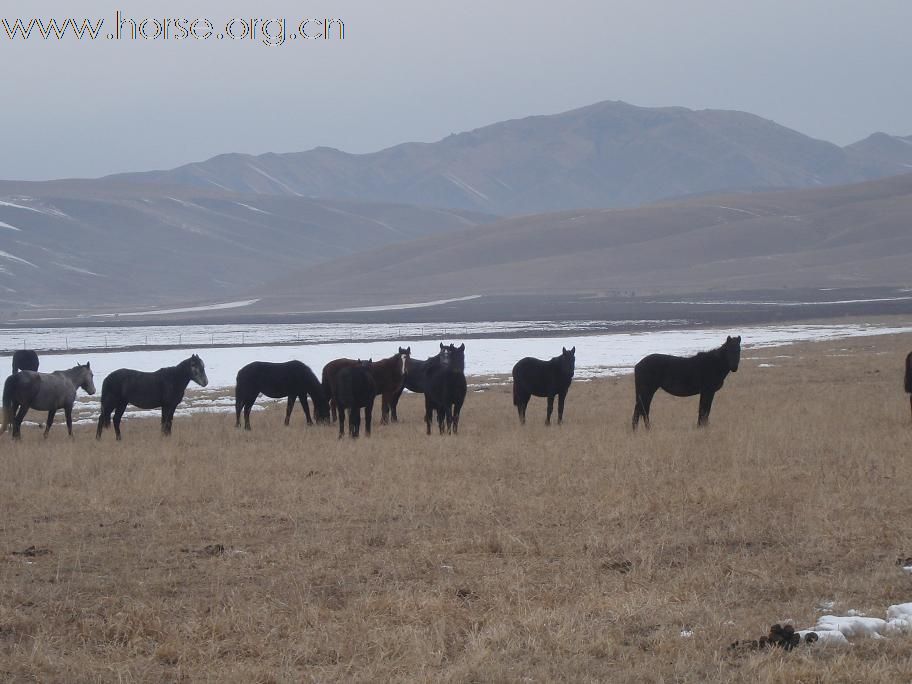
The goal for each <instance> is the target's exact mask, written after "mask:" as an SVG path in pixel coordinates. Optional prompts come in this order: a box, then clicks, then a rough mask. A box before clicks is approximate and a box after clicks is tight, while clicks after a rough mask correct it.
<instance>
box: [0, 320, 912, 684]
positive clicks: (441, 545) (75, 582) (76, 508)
mask: <svg viewBox="0 0 912 684" xmlns="http://www.w3.org/2000/svg"><path fill="white" fill-rule="evenodd" d="M910 348H912V336H905V337H902V336H897V337H883V338H869V339H863V340H856V341H849V342H846V341H842V342H828V343H816V344H805V345H800V346H795V347H789V348H779V349H771V350H761V351H750V350H748V351H746V352H745V354H744V359H743V360H742V368H741V371H740V372H738V373H737V374H735V375H732V376H730V378H729V380H728V381H727V383H726V386H725V388H724V389H723V390H722V392H721V394H719V395H718V396H717V398H716V402H715V405H714V408H713V415H712V424H711V426H710V428H709V429H707V430H698V429H696V428H695V426H694V424H695V421H696V413H697V403H696V399H690V400H682V399H672V398H670V397H668V396H667V395H660V396H657V398H656V401H655V403H654V405H653V429H652V430H651V431H650V432H649V433H645V432H640V433H637V434H633V433H631V431H630V428H629V418H630V414H631V410H632V380H631V379H630V378H629V377H623V378H616V379H605V380H599V381H594V382H589V383H577V384H574V386H573V387H572V389H571V392H570V395H569V399H568V407H567V421H566V423H565V425H563V426H562V427H560V428H558V427H556V426H553V427H551V428H550V429H548V428H545V426H544V425H543V424H542V423H543V417H544V404H543V401H542V400H539V401H538V403H533V404H531V405H530V411H529V416H530V422H529V424H528V425H527V426H526V427H525V428H520V426H519V425H518V424H517V421H516V419H515V414H514V413H513V409H512V406H511V402H510V395H509V387H505V386H492V387H491V388H490V389H489V390H488V391H485V392H478V393H473V394H471V395H470V397H469V399H468V401H467V405H466V408H465V411H464V414H463V422H462V426H461V427H462V431H461V433H460V435H458V436H457V437H449V438H441V437H438V436H437V435H434V436H432V437H430V438H428V437H426V436H425V435H424V434H423V425H422V424H421V423H420V420H419V411H420V409H419V406H418V402H417V401H415V398H414V397H408V396H407V397H405V398H404V399H403V405H402V407H401V413H402V414H403V416H404V421H403V422H402V423H401V424H399V425H396V426H390V427H384V426H378V427H377V428H376V429H375V432H374V435H373V437H372V438H371V439H361V440H359V441H358V442H356V443H353V442H351V441H350V440H347V439H346V440H344V441H338V440H337V439H336V433H335V430H334V429H333V428H305V427H304V425H303V422H302V416H301V415H300V413H296V414H295V416H293V419H292V426H291V427H290V428H284V427H283V426H282V424H281V423H282V411H281V410H280V409H278V408H274V409H270V410H269V411H267V412H265V413H260V414H255V415H254V416H253V428H254V429H253V432H252V433H243V432H240V431H236V430H235V429H234V427H233V416H231V417H228V416H226V415H209V416H194V417H188V418H179V419H178V420H177V421H176V423H175V432H174V435H173V437H172V438H171V439H170V440H166V439H162V438H160V437H159V435H158V434H157V424H156V422H155V421H152V420H133V421H128V422H125V424H124V441H123V442H122V443H115V441H114V440H113V435H112V434H111V433H107V434H106V435H105V439H104V440H103V441H102V442H101V443H100V444H97V443H96V442H95V440H94V439H93V434H92V431H91V430H90V429H89V428H88V427H81V428H79V429H78V431H77V434H76V438H75V440H73V441H70V440H68V439H67V438H66V435H65V430H63V429H62V426H59V425H58V426H56V427H55V428H54V430H53V431H52V433H51V437H50V438H49V439H48V440H47V441H46V442H45V441H42V440H41V438H40V433H39V431H38V430H37V428H31V429H29V430H26V431H25V432H24V435H23V441H22V443H21V444H12V443H10V442H7V441H6V440H4V441H3V442H2V443H0V678H2V679H3V680H10V681H49V682H78V681H112V682H113V681H119V682H131V681H155V682H158V681H219V682H222V681H228V682H234V681H236V682H297V681H338V680H344V681H386V680H394V681H416V680H417V681H421V680H434V681H440V680H443V681H456V682H463V681H517V682H545V681H554V680H566V681H656V682H658V681H663V682H671V681H676V682H677V681H682V682H683V681H707V680H717V681H751V682H754V681H760V682H793V681H806V682H811V681H824V680H826V681H850V680H851V681H877V680H883V681H887V680H890V681H908V680H910V679H912V638H909V639H906V638H901V637H896V638H890V639H886V640H868V641H858V642H856V643H855V645H853V646H852V647H851V648H848V649H841V650H835V649H821V648H801V649H799V650H797V651H793V652H789V653H784V652H780V651H775V652H760V653H740V652H737V653H736V652H732V651H729V649H728V645H729V644H730V643H731V642H732V641H734V640H736V639H745V638H757V637H758V636H760V635H761V634H765V633H766V631H767V629H768V628H769V626H770V625H771V624H772V623H774V622H781V621H786V620H791V621H792V622H794V623H795V624H796V625H799V626H810V625H812V624H813V623H814V622H815V620H816V618H817V616H818V615H820V614H821V608H820V607H821V605H822V604H823V603H824V602H833V608H832V611H830V612H835V613H841V612H844V611H846V610H848V609H856V610H859V611H863V612H867V613H868V614H869V615H874V616H881V617H882V616H883V611H884V610H885V608H886V606H887V605H889V604H891V603H899V602H903V601H912V576H910V575H909V574H906V573H904V572H902V570H901V568H899V567H898V566H897V565H896V559H897V558H900V557H903V558H904V557H908V556H912V524H910V520H912V495H910V492H912V489H910V483H912V458H910V457H912V419H910V413H909V403H908V399H907V398H906V397H905V395H904V394H903V393H902V382H901V368H902V359H903V357H904V354H905V353H906V352H908V350H909V349H910ZM682 630H691V631H692V632H693V636H692V637H690V638H683V637H682V636H681V632H682Z"/></svg>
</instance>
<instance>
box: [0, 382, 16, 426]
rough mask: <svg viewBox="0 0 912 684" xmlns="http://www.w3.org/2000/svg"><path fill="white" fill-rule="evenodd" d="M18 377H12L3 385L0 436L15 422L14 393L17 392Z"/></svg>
mask: <svg viewBox="0 0 912 684" xmlns="http://www.w3.org/2000/svg"><path fill="white" fill-rule="evenodd" d="M18 377H19V376H18V375H11V376H9V377H8V378H7V379H6V382H5V383H3V425H2V426H0V435H2V434H3V433H4V432H6V429H7V428H8V427H9V425H10V423H12V422H13V392H14V391H15V390H16V379H17V378H18Z"/></svg>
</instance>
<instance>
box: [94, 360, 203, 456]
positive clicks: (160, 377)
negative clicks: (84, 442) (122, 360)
mask: <svg viewBox="0 0 912 684" xmlns="http://www.w3.org/2000/svg"><path fill="white" fill-rule="evenodd" d="M191 380H193V382H195V383H196V384H197V385H199V386H200V387H205V386H206V385H208V384H209V379H208V378H207V377H206V365H205V364H204V363H203V360H202V359H201V358H200V357H199V356H197V355H196V354H194V355H193V356H191V357H190V358H189V359H184V360H183V361H181V362H180V363H179V364H177V365H176V366H168V367H166V368H159V369H158V370H157V371H154V372H152V373H146V372H143V371H138V370H133V369H131V368H121V369H119V370H116V371H114V372H113V373H111V374H110V375H109V376H108V377H106V378H105V379H104V382H103V383H102V384H101V415H100V416H98V430H96V431H95V438H96V439H101V431H102V428H106V427H110V426H111V412H112V411H113V412H114V434H115V435H117V439H118V440H119V439H120V419H121V418H122V417H123V414H124V411H126V410H127V404H132V405H133V406H136V407H137V408H141V409H155V408H158V407H161V413H162V417H161V431H162V434H163V435H170V434H171V423H172V422H173V421H174V410H175V409H176V408H177V405H178V404H179V403H181V401H182V400H183V398H184V392H185V391H186V389H187V385H188V384H189V383H190V381H191Z"/></svg>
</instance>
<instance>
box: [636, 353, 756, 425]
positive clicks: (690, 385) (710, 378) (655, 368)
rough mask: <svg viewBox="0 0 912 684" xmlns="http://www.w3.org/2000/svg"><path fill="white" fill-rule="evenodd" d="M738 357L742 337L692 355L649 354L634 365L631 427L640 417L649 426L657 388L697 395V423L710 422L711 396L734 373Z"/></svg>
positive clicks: (676, 394)
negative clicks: (698, 403) (698, 400)
mask: <svg viewBox="0 0 912 684" xmlns="http://www.w3.org/2000/svg"><path fill="white" fill-rule="evenodd" d="M740 360H741V337H740V336H738V337H728V338H727V339H726V340H725V343H724V344H723V345H722V346H721V347H719V348H718V349H713V350H712V351H707V352H700V353H698V354H696V355H695V356H691V357H687V358H684V357H680V356H671V355H669V354H650V355H649V356H647V357H645V358H644V359H642V360H641V361H640V362H639V363H637V365H636V366H634V371H633V372H634V383H635V385H636V405H635V406H634V409H633V429H634V430H636V428H637V424H638V423H639V421H640V417H641V416H642V418H643V423H644V424H645V426H646V428H647V429H648V428H649V407H650V405H651V404H652V398H653V396H654V395H655V393H656V392H657V391H658V390H659V389H663V390H665V391H666V392H668V393H669V394H671V395H673V396H676V397H692V396H694V395H696V394H699V395H700V409H699V413H698V415H697V425H699V426H704V425H706V424H708V423H709V412H710V410H711V409H712V402H713V397H714V396H715V394H716V392H718V391H719V390H720V389H722V385H723V383H724V382H725V378H726V377H727V376H728V374H729V372H732V373H734V372H737V370H738V364H739V362H740Z"/></svg>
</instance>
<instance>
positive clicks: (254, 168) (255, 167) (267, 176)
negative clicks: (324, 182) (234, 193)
mask: <svg viewBox="0 0 912 684" xmlns="http://www.w3.org/2000/svg"><path fill="white" fill-rule="evenodd" d="M247 166H249V167H250V168H251V169H253V170H254V171H256V172H257V173H258V174H260V175H261V176H263V177H265V178H268V179H269V180H271V181H272V182H273V183H275V184H276V185H278V186H279V187H280V188H283V189H285V190H287V191H288V192H290V193H291V194H292V195H297V196H298V197H302V195H301V193H300V192H296V191H294V190H292V189H291V188H290V187H288V186H287V185H286V184H285V183H283V182H282V181H280V180H279V179H278V178H275V177H273V176H270V175H269V174H268V173H266V172H265V171H263V169H261V168H259V167H258V166H254V165H253V164H250V163H248V164H247Z"/></svg>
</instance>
